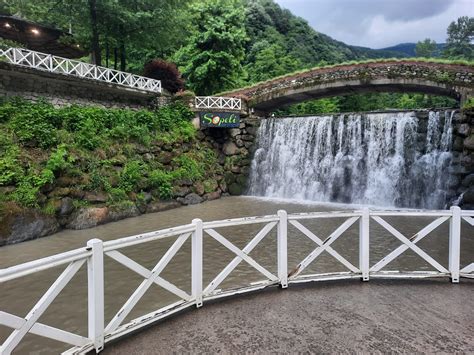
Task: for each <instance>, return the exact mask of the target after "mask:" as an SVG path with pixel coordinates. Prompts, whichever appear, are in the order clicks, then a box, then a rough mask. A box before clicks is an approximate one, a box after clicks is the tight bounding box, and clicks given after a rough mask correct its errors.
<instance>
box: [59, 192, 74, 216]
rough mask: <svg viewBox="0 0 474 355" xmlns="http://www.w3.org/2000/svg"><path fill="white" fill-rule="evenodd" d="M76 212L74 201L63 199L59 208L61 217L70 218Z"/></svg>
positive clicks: (67, 198)
mask: <svg viewBox="0 0 474 355" xmlns="http://www.w3.org/2000/svg"><path fill="white" fill-rule="evenodd" d="M73 211H74V203H73V199H72V198H70V197H64V198H63V199H61V204H60V207H59V215H60V216H69V215H70V214H71V213H72V212H73Z"/></svg>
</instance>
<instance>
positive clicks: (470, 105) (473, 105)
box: [462, 97, 474, 110]
mask: <svg viewBox="0 0 474 355" xmlns="http://www.w3.org/2000/svg"><path fill="white" fill-rule="evenodd" d="M462 109H463V110H473V109H474V98H472V97H470V98H469V99H468V100H467V101H466V102H465V103H464V105H463V106H462Z"/></svg>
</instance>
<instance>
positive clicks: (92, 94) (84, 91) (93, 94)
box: [0, 62, 163, 109]
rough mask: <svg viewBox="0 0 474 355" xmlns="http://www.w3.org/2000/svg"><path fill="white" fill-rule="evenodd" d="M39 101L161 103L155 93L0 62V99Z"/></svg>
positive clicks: (105, 104)
mask: <svg viewBox="0 0 474 355" xmlns="http://www.w3.org/2000/svg"><path fill="white" fill-rule="evenodd" d="M2 96H3V97H12V96H18V97H21V98H23V99H26V100H31V101H38V100H40V99H44V100H47V101H49V102H51V103H52V104H53V105H54V106H56V107H59V106H68V105H72V104H77V105H82V106H99V107H106V108H130V109H141V108H147V107H150V106H154V105H159V104H162V101H163V97H159V96H157V94H156V93H152V92H147V91H142V90H137V89H133V88H128V87H125V86H121V85H117V84H109V83H106V82H101V81H97V80H92V79H84V78H78V77H74V76H68V75H62V74H57V73H49V72H45V71H40V70H36V69H31V68H24V67H20V66H16V65H13V64H9V63H4V62H0V97H2Z"/></svg>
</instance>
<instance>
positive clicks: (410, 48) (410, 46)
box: [378, 43, 446, 57]
mask: <svg viewBox="0 0 474 355" xmlns="http://www.w3.org/2000/svg"><path fill="white" fill-rule="evenodd" d="M445 46H446V44H445V43H438V44H437V47H438V50H437V52H436V53H435V57H439V56H440V55H441V52H442V50H443V48H444V47H445ZM415 48H416V43H400V44H397V45H395V46H391V47H387V48H382V49H378V50H379V51H393V52H399V53H404V54H405V56H408V57H415V56H416V53H415Z"/></svg>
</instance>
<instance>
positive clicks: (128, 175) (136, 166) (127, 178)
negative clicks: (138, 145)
mask: <svg viewBox="0 0 474 355" xmlns="http://www.w3.org/2000/svg"><path fill="white" fill-rule="evenodd" d="M144 173H145V168H144V164H143V162H141V161H138V160H132V161H129V162H127V164H126V165H125V166H124V168H123V170H122V171H121V173H120V183H119V186H120V188H121V189H123V190H124V191H126V192H131V191H133V190H134V189H135V188H136V186H137V185H138V182H139V181H140V178H141V177H142V176H143V175H144Z"/></svg>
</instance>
